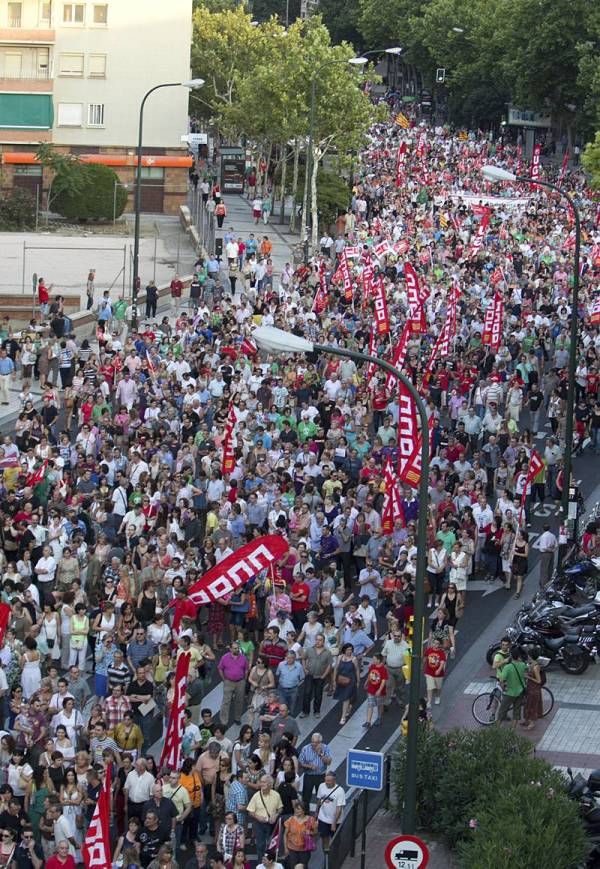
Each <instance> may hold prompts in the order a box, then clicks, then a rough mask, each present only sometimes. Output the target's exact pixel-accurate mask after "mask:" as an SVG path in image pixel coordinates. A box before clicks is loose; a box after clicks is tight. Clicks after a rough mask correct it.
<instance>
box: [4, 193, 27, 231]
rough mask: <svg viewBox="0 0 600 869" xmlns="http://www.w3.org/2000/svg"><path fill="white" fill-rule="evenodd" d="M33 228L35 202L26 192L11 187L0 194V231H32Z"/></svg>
mask: <svg viewBox="0 0 600 869" xmlns="http://www.w3.org/2000/svg"><path fill="white" fill-rule="evenodd" d="M34 226H35V200H34V198H33V196H32V195H31V193H30V192H29V191H28V190H22V189H21V188H20V187H13V189H12V190H8V191H7V192H6V193H0V230H2V232H12V231H14V230H23V229H33V227H34Z"/></svg>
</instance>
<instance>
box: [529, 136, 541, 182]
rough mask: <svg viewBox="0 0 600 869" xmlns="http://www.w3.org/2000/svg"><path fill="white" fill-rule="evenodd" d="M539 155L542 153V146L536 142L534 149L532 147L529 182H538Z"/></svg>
mask: <svg viewBox="0 0 600 869" xmlns="http://www.w3.org/2000/svg"><path fill="white" fill-rule="evenodd" d="M541 153H542V146H541V144H540V143H539V142H538V143H537V145H534V147H533V156H532V158H531V180H532V181H539V177H540V156H541Z"/></svg>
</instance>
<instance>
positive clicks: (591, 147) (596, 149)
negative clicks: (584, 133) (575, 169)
mask: <svg viewBox="0 0 600 869" xmlns="http://www.w3.org/2000/svg"><path fill="white" fill-rule="evenodd" d="M581 162H582V163H583V165H584V167H585V169H586V171H587V172H589V173H590V175H591V176H592V187H594V188H595V189H596V190H598V189H600V130H599V131H598V132H597V133H596V138H595V139H594V141H593V142H590V143H589V144H588V146H587V147H586V149H585V151H584V152H583V156H582V158H581Z"/></svg>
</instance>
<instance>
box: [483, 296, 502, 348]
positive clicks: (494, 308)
mask: <svg viewBox="0 0 600 869" xmlns="http://www.w3.org/2000/svg"><path fill="white" fill-rule="evenodd" d="M503 315H504V301H503V299H502V295H501V294H500V293H494V300H493V302H492V304H491V305H489V306H488V308H487V310H486V312H485V320H484V324H483V334H482V336H481V341H482V343H483V344H489V345H490V349H491V350H493V351H494V352H496V351H497V350H498V348H499V347H500V344H501V343H502V319H503Z"/></svg>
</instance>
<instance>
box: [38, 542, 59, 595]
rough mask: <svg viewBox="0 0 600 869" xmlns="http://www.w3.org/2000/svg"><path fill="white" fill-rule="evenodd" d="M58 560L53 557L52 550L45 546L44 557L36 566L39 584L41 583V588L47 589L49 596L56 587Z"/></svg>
mask: <svg viewBox="0 0 600 869" xmlns="http://www.w3.org/2000/svg"><path fill="white" fill-rule="evenodd" d="M56 566H57V565H56V560H55V559H54V557H53V555H52V550H51V549H50V547H49V546H44V548H43V549H42V557H41V558H40V559H39V561H38V562H37V564H36V565H35V572H36V574H37V578H38V582H39V583H41V586H40V587H41V588H44V589H47V590H48V591H47V593H48V594H49V593H50V591H51V590H52V588H53V587H54V577H55V575H56Z"/></svg>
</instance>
